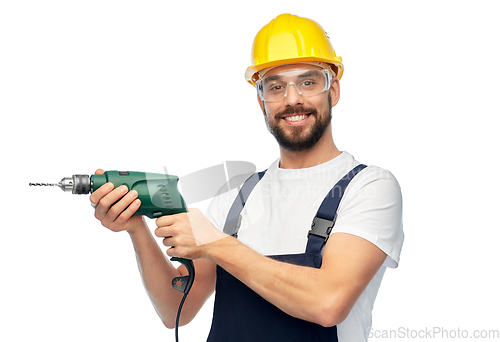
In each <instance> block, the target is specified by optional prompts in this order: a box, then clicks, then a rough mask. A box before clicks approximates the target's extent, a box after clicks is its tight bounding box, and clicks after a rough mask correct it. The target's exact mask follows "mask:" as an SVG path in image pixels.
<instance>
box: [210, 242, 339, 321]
mask: <svg viewBox="0 0 500 342" xmlns="http://www.w3.org/2000/svg"><path fill="white" fill-rule="evenodd" d="M211 245H212V246H211V247H210V248H207V257H208V258H209V259H211V260H213V261H214V262H216V263H217V264H219V265H220V266H221V267H223V268H224V269H225V270H226V271H228V272H229V273H231V274H232V275H233V276H235V277H236V278H237V279H239V280H240V281H241V282H243V283H244V284H245V285H247V286H248V287H250V288H251V289H252V290H254V291H255V292H256V293H258V294H259V295H260V296H261V297H263V298H264V299H266V300H267V301H269V302H270V303H272V304H273V305H275V306H276V307H278V308H279V309H281V310H282V311H284V312H286V313H287V314H289V315H291V316H294V317H297V318H300V319H303V320H307V321H310V322H314V323H318V324H321V325H324V326H328V325H334V324H337V323H339V322H337V321H338V320H341V319H342V318H341V317H340V311H341V309H340V305H342V304H343V302H342V301H341V300H340V299H339V298H337V297H336V296H337V295H338V294H339V291H335V288H334V286H332V285H333V284H331V283H330V284H327V282H328V279H329V278H328V277H325V275H324V270H321V269H316V268H311V267H303V266H297V265H292V264H288V263H283V262H279V261H276V260H273V259H270V258H267V257H265V256H262V255H260V254H258V253H257V252H255V251H253V250H252V249H250V248H248V247H247V246H245V245H243V244H242V243H240V242H239V241H237V240H236V239H234V238H231V237H228V238H225V239H223V240H220V241H218V242H217V243H213V244H211ZM336 306H339V308H338V309H336ZM337 313H338V314H337ZM337 316H338V317H337Z"/></svg>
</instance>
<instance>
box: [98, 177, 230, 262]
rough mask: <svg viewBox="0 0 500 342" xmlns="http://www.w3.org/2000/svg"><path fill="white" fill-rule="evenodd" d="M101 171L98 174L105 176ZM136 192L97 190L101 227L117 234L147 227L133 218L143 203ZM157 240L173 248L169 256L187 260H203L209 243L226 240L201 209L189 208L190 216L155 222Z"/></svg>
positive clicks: (107, 186) (122, 188)
mask: <svg viewBox="0 0 500 342" xmlns="http://www.w3.org/2000/svg"><path fill="white" fill-rule="evenodd" d="M103 173H104V171H103V170H101V169H98V170H96V172H95V174H103ZM137 195H138V194H137V191H135V190H132V191H128V188H127V187H126V186H125V185H122V186H120V187H118V188H116V189H114V190H113V184H112V183H107V184H104V185H103V186H101V187H100V188H99V189H97V190H96V191H94V192H93V193H92V195H91V196H90V201H91V203H92V205H93V206H94V207H95V214H94V216H95V217H96V218H97V219H98V220H99V221H101V224H102V225H103V226H104V227H106V228H108V229H110V230H112V231H114V232H119V231H124V230H126V231H128V232H131V231H132V230H134V229H136V228H137V227H139V226H140V225H145V223H144V221H143V219H142V217H141V216H133V215H134V213H135V212H136V211H137V209H139V207H140V205H141V201H140V200H139V199H137ZM156 225H157V226H158V228H157V229H156V231H155V235H156V236H157V237H162V238H164V239H163V244H164V245H165V246H167V247H175V248H170V249H169V250H168V251H167V255H169V256H170V257H181V258H186V259H191V260H193V259H197V258H200V257H203V255H204V248H205V246H204V245H206V244H208V243H210V242H214V241H216V240H219V239H222V238H225V237H227V235H226V234H224V233H223V232H221V231H220V230H218V229H217V228H215V227H214V226H213V224H212V223H211V222H210V221H209V220H208V219H207V218H206V217H205V215H203V214H202V213H201V212H200V211H199V210H198V209H189V212H188V213H181V214H176V215H169V216H162V217H160V218H158V219H157V220H156Z"/></svg>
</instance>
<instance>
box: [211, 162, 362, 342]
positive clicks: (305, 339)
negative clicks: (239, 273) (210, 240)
mask: <svg viewBox="0 0 500 342" xmlns="http://www.w3.org/2000/svg"><path fill="white" fill-rule="evenodd" d="M365 167H366V165H358V166H356V167H355V168H354V169H352V170H351V171H350V172H349V173H347V174H346V175H345V176H344V177H343V178H342V179H341V180H340V181H339V182H338V183H337V184H336V185H335V186H334V187H333V188H332V189H331V190H330V192H329V193H328V195H327V196H326V197H325V199H324V200H323V203H322V204H321V206H320V208H319V209H318V212H317V214H316V217H315V218H314V220H313V224H312V226H311V230H310V231H309V235H308V241H307V246H306V251H305V253H302V254H288V255H274V256H269V257H270V258H272V259H275V260H278V261H281V262H287V263H291V264H296V265H300V266H308V267H314V268H320V267H321V262H322V258H323V257H322V253H323V248H324V246H325V244H326V240H327V239H328V236H329V234H330V232H331V230H332V228H333V225H334V224H335V219H336V213H337V208H338V205H339V203H340V200H341V199H342V195H343V194H344V192H345V189H346V188H347V185H348V184H349V182H350V181H351V179H352V178H353V177H354V176H355V175H356V174H357V173H358V172H359V171H361V170H362V169H364V168H365ZM264 173H265V171H263V172H260V173H255V174H254V175H252V176H251V177H250V178H249V179H248V180H247V181H246V182H245V184H244V185H243V186H242V188H241V190H240V192H239V194H238V196H237V198H236V200H235V201H234V202H233V205H232V206H231V209H230V210H229V213H228V216H227V219H226V223H225V225H224V232H225V233H226V234H229V235H233V236H235V237H237V233H238V230H239V226H240V222H241V216H240V212H241V210H242V209H243V207H244V206H245V202H246V200H247V198H248V196H249V195H250V192H251V191H252V189H253V188H254V187H255V185H256V184H257V183H258V181H259V180H260V179H261V178H262V177H263V176H264ZM311 291H314V289H311ZM256 341H261V342H323V341H324V342H338V338H337V327H336V326H333V327H329V328H325V327H322V326H320V325H319V324H315V323H311V322H308V321H304V320H301V319H298V318H295V317H292V316H290V315H288V314H286V313H284V312H283V311H281V310H280V309H278V308H277V307H276V306H274V305H273V304H271V303H269V302H268V301H266V300H265V299H263V298H262V297H261V296H259V295H258V294H257V293H256V292H254V291H253V290H251V289H250V288H249V287H247V286H246V285H245V284H243V283H242V282H241V281H239V280H238V279H236V278H235V277H233V276H232V275H231V274H229V273H228V272H226V271H225V270H224V269H223V268H222V267H220V266H217V284H216V294H215V303H214V314H213V320H212V327H211V330H210V334H209V336H208V340H207V342H256Z"/></svg>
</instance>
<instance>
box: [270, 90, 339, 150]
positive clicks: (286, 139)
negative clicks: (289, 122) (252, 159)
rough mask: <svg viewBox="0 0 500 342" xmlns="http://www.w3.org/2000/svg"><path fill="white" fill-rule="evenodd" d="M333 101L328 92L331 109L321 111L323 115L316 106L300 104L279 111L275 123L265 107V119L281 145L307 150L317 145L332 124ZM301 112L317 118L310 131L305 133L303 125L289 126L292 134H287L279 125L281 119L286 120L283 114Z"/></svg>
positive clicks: (288, 148) (289, 148) (287, 148)
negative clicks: (309, 106) (270, 120)
mask: <svg viewBox="0 0 500 342" xmlns="http://www.w3.org/2000/svg"><path fill="white" fill-rule="evenodd" d="M331 103H332V98H331V96H330V94H328V108H329V109H328V111H326V113H321V115H318V111H317V110H316V109H315V108H305V107H303V106H300V107H294V108H288V109H285V110H284V111H282V112H279V113H277V114H276V115H275V117H274V118H275V120H274V122H275V123H274V124H272V125H271V124H270V123H269V119H268V117H267V114H266V111H265V107H264V119H265V120H266V124H267V128H268V130H269V132H270V133H271V134H272V135H273V136H274V138H275V139H276V141H277V142H278V144H279V145H280V147H282V148H284V149H286V150H288V151H292V152H299V151H305V150H308V149H310V148H312V147H313V146H314V145H316V143H317V142H318V141H319V140H320V139H321V137H322V136H323V133H325V131H326V129H327V128H328V126H329V125H330V123H331V121H332V112H331V110H332V106H331ZM299 113H309V114H310V116H314V118H315V121H314V124H313V126H312V127H311V130H310V132H308V133H307V134H306V135H304V133H305V132H303V130H304V128H303V127H301V126H297V127H293V126H291V127H287V130H291V132H290V134H287V133H286V132H285V130H284V129H283V128H281V127H279V126H278V123H279V121H280V120H284V119H283V115H289V114H299Z"/></svg>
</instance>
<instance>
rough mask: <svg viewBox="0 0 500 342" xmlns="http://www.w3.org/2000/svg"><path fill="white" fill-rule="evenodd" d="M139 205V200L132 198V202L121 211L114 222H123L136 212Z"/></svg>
mask: <svg viewBox="0 0 500 342" xmlns="http://www.w3.org/2000/svg"><path fill="white" fill-rule="evenodd" d="M120 202H121V201H120ZM140 206H141V200H140V199H135V200H134V199H133V200H132V203H130V205H129V206H128V207H127V209H125V210H123V211H122V212H121V214H120V215H119V216H118V217H117V218H116V220H115V222H116V223H117V224H120V225H121V224H124V223H125V222H127V221H128V220H129V219H130V218H131V217H132V216H133V215H134V214H135V213H136V211H137V209H139V207H140Z"/></svg>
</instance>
